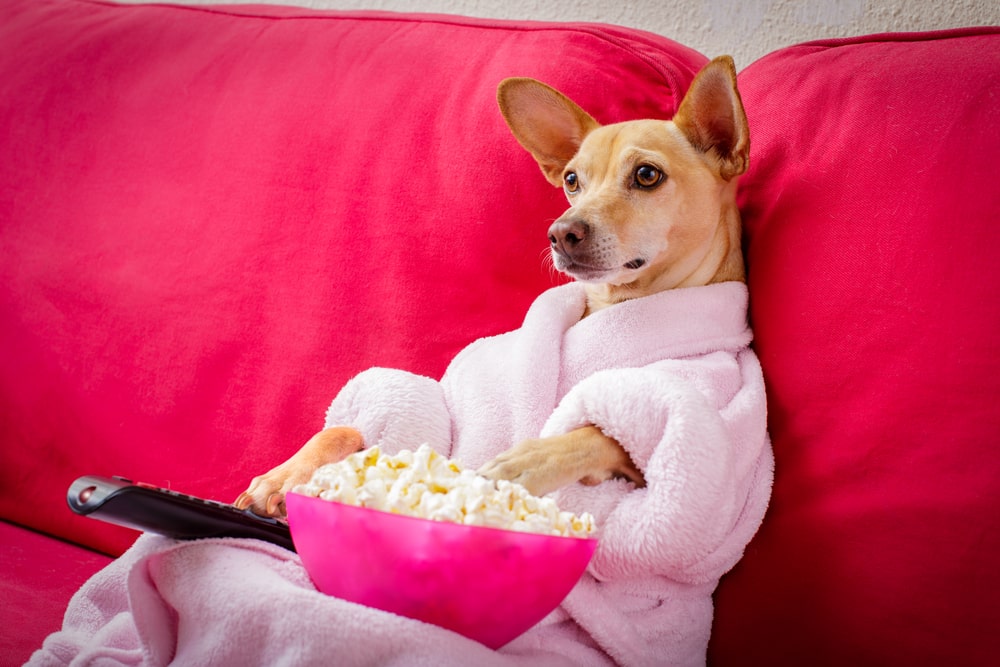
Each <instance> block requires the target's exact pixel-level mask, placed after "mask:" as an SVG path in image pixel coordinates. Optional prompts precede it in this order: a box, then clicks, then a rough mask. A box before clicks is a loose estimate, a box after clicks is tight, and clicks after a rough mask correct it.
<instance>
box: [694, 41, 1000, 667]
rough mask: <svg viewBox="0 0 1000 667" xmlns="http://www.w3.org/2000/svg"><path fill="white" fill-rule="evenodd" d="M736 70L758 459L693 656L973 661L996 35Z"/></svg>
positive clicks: (995, 486)
mask: <svg viewBox="0 0 1000 667" xmlns="http://www.w3.org/2000/svg"><path fill="white" fill-rule="evenodd" d="M740 86H741V89H742V94H743V100H744V102H745V104H746V107H747V112H748V115H749V121H750V128H751V137H752V140H751V143H752V155H751V163H752V164H751V170H750V172H749V174H748V175H747V177H746V178H745V179H744V181H743V183H742V186H741V188H742V189H741V193H742V197H741V207H742V210H743V213H744V223H745V226H746V231H747V239H746V242H747V250H748V261H749V284H750V294H751V317H752V323H753V326H754V332H755V336H756V349H757V352H758V354H759V356H760V359H761V363H762V364H763V367H764V371H765V380H766V383H767V386H768V390H769V406H768V407H769V411H770V419H769V424H770V431H771V435H772V438H773V442H774V450H775V458H776V461H777V463H776V472H775V486H774V494H773V497H772V500H771V506H770V509H769V510H768V516H767V519H766V521H765V524H764V526H763V528H762V530H761V532H760V533H759V534H758V536H757V538H756V539H755V540H754V542H753V543H752V545H751V547H750V549H749V550H748V552H747V555H746V557H745V558H744V560H743V561H742V562H741V563H740V564H739V565H738V567H737V569H736V570H735V571H734V572H733V573H732V574H731V575H730V577H728V578H727V579H726V580H725V581H724V583H723V585H722V587H721V588H720V590H719V593H718V595H717V601H718V607H717V615H716V626H715V633H714V637H713V643H712V651H711V658H712V661H713V662H716V663H719V664H751V665H757V664H761V665H762V664H770V665H774V664H809V665H846V664H850V665H945V664H947V665H982V664H991V663H993V662H996V660H997V649H998V648H1000V645H998V644H997V640H996V638H995V632H996V630H995V629H996V628H997V627H998V626H1000V605H997V604H996V597H997V594H998V593H1000V568H998V567H997V563H998V560H997V554H998V553H1000V457H998V455H997V443H998V442H1000V409H998V406H997V399H998V398H1000V354H998V353H997V333H996V332H997V326H998V325H1000V263H998V261H997V248H998V247H1000V224H998V223H1000V188H998V187H997V183H996V181H997V170H996V156H997V155H998V154H1000V131H998V127H1000V126H998V119H1000V115H998V114H1000V106H998V104H1000V103H998V99H997V97H996V95H997V90H998V88H1000V31H998V30H995V29H993V30H968V31H958V32H944V33H934V34H925V35H883V36H872V37H865V38H859V39H851V40H844V41H833V42H818V43H811V44H805V45H802V46H797V47H794V48H788V49H783V50H781V51H779V52H776V53H774V54H771V55H769V56H767V57H765V58H763V59H762V60H760V61H758V62H756V63H754V64H753V65H751V66H750V67H748V68H747V69H746V70H744V71H743V72H742V73H741V75H740Z"/></svg>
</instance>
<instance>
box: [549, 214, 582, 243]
mask: <svg viewBox="0 0 1000 667" xmlns="http://www.w3.org/2000/svg"><path fill="white" fill-rule="evenodd" d="M589 233H590V225H588V224H587V223H586V222H583V221H582V220H558V221H556V222H555V223H553V225H552V226H551V227H549V242H550V243H551V244H552V245H553V247H557V248H558V247H561V248H564V249H570V248H574V247H576V246H578V245H580V243H582V242H583V240H584V239H586V238H587V234H589Z"/></svg>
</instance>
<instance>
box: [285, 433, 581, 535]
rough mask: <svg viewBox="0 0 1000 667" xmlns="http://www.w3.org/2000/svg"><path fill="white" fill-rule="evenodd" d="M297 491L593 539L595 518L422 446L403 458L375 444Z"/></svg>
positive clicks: (441, 518)
mask: <svg viewBox="0 0 1000 667" xmlns="http://www.w3.org/2000/svg"><path fill="white" fill-rule="evenodd" d="M293 491H294V492H295V493H300V494H303V495H306V496H313V497H318V498H322V499H323V500H330V501H336V502H340V503H345V504H348V505H357V506H359V507H369V508H372V509H377V510H382V511H383V512H392V513H394V514H404V515H407V516H415V517H421V518H424V519H431V520H432V521H448V522H452V523H463V524H466V525H473V526H490V527H492V528H503V529H506V530H516V531H521V532H526V533H542V534H546V535H561V536H564V537H590V536H591V535H592V533H593V532H594V517H593V516H591V515H590V514H589V513H587V512H584V513H583V514H581V515H579V516H576V515H574V514H572V513H571V512H563V511H560V510H559V507H558V506H557V505H556V502H555V500H553V499H552V498H548V497H542V498H539V497H536V496H533V495H531V494H530V493H528V491H527V489H525V488H524V487H523V486H521V485H520V484H517V483H515V482H509V481H506V480H497V481H493V480H491V479H487V478H485V477H480V476H479V475H477V474H476V473H475V472H474V471H472V470H466V469H465V468H463V467H462V465H461V464H460V463H459V462H458V461H456V460H454V459H448V458H446V457H444V456H442V455H440V454H438V453H437V452H436V451H434V450H433V449H431V448H430V446H429V445H426V444H424V445H420V447H418V448H417V449H416V450H415V451H410V450H405V451H402V452H400V453H399V454H396V455H395V456H388V455H385V454H382V452H381V450H380V449H379V448H378V447H371V448H369V449H365V450H362V451H360V452H357V453H355V454H351V455H350V456H348V457H347V458H345V459H344V460H342V461H339V462H337V463H330V464H327V465H324V466H321V467H320V468H318V469H317V470H316V472H315V473H313V476H312V479H311V480H310V481H309V482H308V483H307V484H300V485H298V486H297V487H295V489H293Z"/></svg>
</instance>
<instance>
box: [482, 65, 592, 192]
mask: <svg viewBox="0 0 1000 667" xmlns="http://www.w3.org/2000/svg"><path fill="white" fill-rule="evenodd" d="M497 102H498V103H499V104H500V113H502V114H503V117H504V120H506V121H507V125H508V127H510V131H511V132H512V133H513V134H514V138H515V139H517V141H518V143H519V144H521V145H522V146H524V148H525V149H526V150H527V151H528V152H529V153H531V155H532V156H533V157H534V158H535V160H536V161H537V162H538V165H539V166H540V167H541V168H542V173H543V174H545V178H547V179H548V180H549V182H550V183H552V184H553V185H555V186H556V187H562V185H563V179H562V173H563V168H564V167H565V166H566V163H567V162H569V161H570V160H571V159H572V158H573V156H574V155H576V152H577V150H579V148H580V144H581V143H582V142H583V138H584V137H586V136H587V135H588V134H590V132H591V131H592V130H595V129H597V128H598V127H600V123H598V122H597V121H596V120H594V119H593V118H592V117H591V116H590V114H588V113H587V112H586V111H584V110H583V109H581V108H580V107H579V106H577V104H576V103H575V102H573V101H572V100H571V99H569V98H568V97H566V96H565V95H563V94H562V93H560V92H559V91H558V90H556V89H555V88H552V87H551V86H547V85H545V84H544V83H542V82H541V81H536V80H535V79H528V78H521V77H518V78H511V79H504V80H503V81H501V82H500V86H499V87H498V88H497Z"/></svg>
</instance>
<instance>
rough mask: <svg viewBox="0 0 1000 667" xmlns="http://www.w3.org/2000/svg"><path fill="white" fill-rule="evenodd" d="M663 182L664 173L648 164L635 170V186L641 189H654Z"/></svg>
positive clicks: (641, 165)
mask: <svg viewBox="0 0 1000 667" xmlns="http://www.w3.org/2000/svg"><path fill="white" fill-rule="evenodd" d="M662 180H663V172H662V171H660V170H659V169H657V168H656V167H652V166H650V165H648V164H640V165H639V166H638V167H636V168H635V184H636V185H637V186H638V187H640V188H645V189H649V188H654V187H656V186H657V185H659V184H660V181H662Z"/></svg>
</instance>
